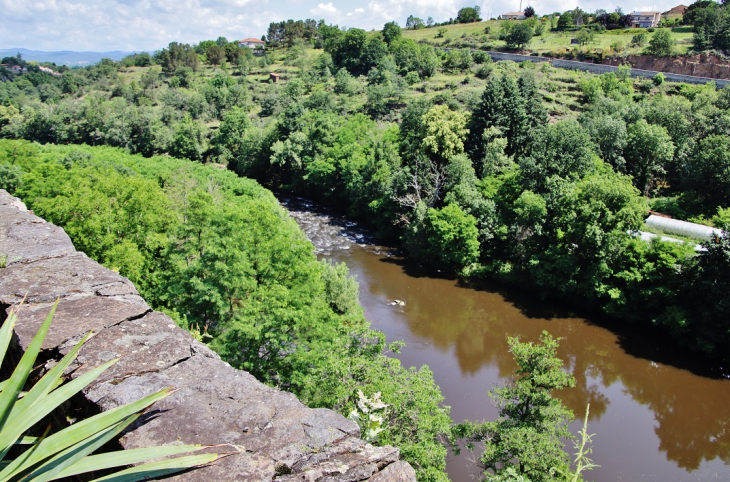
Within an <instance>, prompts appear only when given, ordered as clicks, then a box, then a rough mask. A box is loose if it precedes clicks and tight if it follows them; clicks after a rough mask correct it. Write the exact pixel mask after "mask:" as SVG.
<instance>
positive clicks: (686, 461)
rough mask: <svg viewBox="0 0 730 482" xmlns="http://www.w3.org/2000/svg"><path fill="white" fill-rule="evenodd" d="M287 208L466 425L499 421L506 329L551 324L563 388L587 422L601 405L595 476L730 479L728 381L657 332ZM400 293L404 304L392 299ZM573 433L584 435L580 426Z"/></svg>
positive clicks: (471, 472)
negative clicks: (353, 281) (406, 253)
mask: <svg viewBox="0 0 730 482" xmlns="http://www.w3.org/2000/svg"><path fill="white" fill-rule="evenodd" d="M285 204H286V205H287V206H288V208H289V209H290V213H291V214H292V216H293V217H294V218H295V219H297V221H298V222H299V224H300V226H302V228H303V229H304V231H305V232H306V233H307V235H308V236H309V237H310V239H312V241H313V243H314V244H315V246H316V248H317V252H318V254H319V255H320V256H323V257H331V258H332V259H334V260H337V261H342V262H345V263H346V264H347V266H348V267H349V268H350V273H351V274H353V275H355V276H357V278H358V280H359V282H360V301H361V303H362V305H363V307H364V309H365V316H366V317H367V319H368V320H369V321H370V322H371V323H372V327H373V328H374V329H377V330H381V331H383V332H384V333H385V334H386V336H387V339H388V341H396V340H403V341H405V342H406V347H405V348H404V349H403V350H402V352H401V354H400V355H398V358H400V360H401V361H402V362H403V364H405V365H406V366H421V365H428V366H429V367H430V368H431V370H432V371H433V373H434V378H435V380H436V383H438V385H439V386H440V387H441V391H442V392H443V394H444V396H445V398H446V400H445V404H446V405H449V406H451V416H452V418H453V419H454V420H455V421H456V422H460V421H463V420H465V419H469V420H493V419H495V418H496V417H497V412H496V409H495V407H494V406H493V404H492V403H491V400H490V399H489V397H488V395H487V393H488V392H489V390H490V388H492V387H493V386H494V385H496V384H504V383H506V382H507V381H508V380H509V377H510V376H511V374H512V372H513V369H514V363H513V361H512V356H511V354H510V353H508V351H507V339H506V338H507V336H519V337H520V338H521V339H522V340H536V339H537V338H538V336H539V335H540V333H541V332H542V331H543V330H547V331H549V332H550V333H551V334H552V335H554V336H556V337H562V338H563V340H562V342H561V345H560V350H559V355H560V357H561V358H562V359H563V360H564V361H565V364H566V366H567V367H568V369H570V370H571V371H572V373H573V375H574V376H575V378H576V382H577V384H576V388H573V389H567V390H563V391H561V392H559V393H557V394H556V395H558V396H559V397H560V398H561V399H562V400H563V401H564V403H565V404H566V405H567V406H568V407H569V408H571V409H572V410H573V412H574V413H575V415H576V418H578V419H581V420H582V418H583V414H584V412H585V406H586V403H590V404H591V413H590V418H589V427H588V428H589V433H595V434H596V435H595V436H594V438H593V442H594V443H593V449H594V452H593V454H592V458H593V460H594V462H595V463H597V464H599V465H600V466H601V467H600V468H597V469H595V470H593V471H591V472H587V473H585V479H586V480H589V481H596V482H614V481H635V482H641V481H714V480H719V481H730V379H727V377H726V376H723V375H722V374H719V373H716V372H707V373H703V371H702V370H701V368H698V366H701V365H698V363H697V362H693V361H691V360H687V359H686V357H685V356H684V355H683V350H681V349H680V348H679V347H676V346H672V345H671V343H669V342H667V341H666V340H663V339H661V337H658V336H657V335H656V334H649V333H646V332H639V331H635V332H634V331H628V330H625V329H623V330H621V331H619V332H615V331H611V330H609V329H607V328H605V327H603V326H601V325H600V324H598V323H592V322H591V320H587V319H583V318H575V317H570V316H569V315H566V311H565V310H563V309H561V307H559V306H557V307H556V306H549V305H548V304H546V303H545V302H541V301H540V300H537V299H531V298H530V295H529V294H528V295H520V294H518V293H515V291H516V290H514V289H512V290H510V291H507V292H504V293H500V292H497V291H496V290H492V289H488V288H484V287H478V286H468V285H465V284H464V283H463V282H461V281H459V280H455V279H446V278H439V277H435V276H434V274H433V273H430V274H429V273H428V272H426V271H421V270H419V269H418V267H416V266H412V265H409V264H408V263H406V262H404V261H403V260H401V259H399V258H398V257H396V256H393V255H392V254H391V253H390V252H389V251H388V250H387V249H386V248H380V247H377V246H374V245H372V244H369V241H370V240H369V239H368V236H367V233H366V232H364V231H360V230H358V229H357V226H355V225H354V224H353V223H348V222H345V221H343V220H340V219H337V218H332V217H329V216H326V215H323V214H321V213H320V214H317V213H315V212H313V211H312V208H313V206H312V205H310V204H308V203H302V202H288V203H285ZM436 274H438V273H436ZM505 293H506V294H505ZM396 299H397V300H403V301H405V306H392V305H390V304H389V303H390V302H391V301H392V300H396ZM570 428H571V432H572V433H574V434H576V433H577V432H578V430H579V429H580V423H579V422H574V423H573V424H572V425H571V427H570ZM569 448H571V452H572V446H569ZM476 458H478V454H477V453H476V452H473V453H469V452H468V451H463V452H462V454H461V455H459V456H453V455H450V456H449V461H448V472H449V476H450V477H451V479H452V480H454V481H468V480H474V479H476V478H478V475H479V469H478V468H477V467H476V464H475V462H474V460H475V459H476Z"/></svg>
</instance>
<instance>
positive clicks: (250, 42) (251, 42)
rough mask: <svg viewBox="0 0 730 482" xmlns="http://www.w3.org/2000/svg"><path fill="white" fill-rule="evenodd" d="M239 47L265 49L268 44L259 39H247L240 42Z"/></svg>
mask: <svg viewBox="0 0 730 482" xmlns="http://www.w3.org/2000/svg"><path fill="white" fill-rule="evenodd" d="M238 46H239V47H248V48H250V49H263V48H264V47H265V46H266V42H264V41H263V40H259V39H257V38H245V39H243V40H239V41H238Z"/></svg>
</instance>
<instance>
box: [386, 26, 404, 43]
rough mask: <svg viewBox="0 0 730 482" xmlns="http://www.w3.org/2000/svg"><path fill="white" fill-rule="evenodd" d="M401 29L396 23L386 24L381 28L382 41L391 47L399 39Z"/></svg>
mask: <svg viewBox="0 0 730 482" xmlns="http://www.w3.org/2000/svg"><path fill="white" fill-rule="evenodd" d="M401 35H402V34H401V29H400V27H399V26H398V23H396V22H388V23H386V24H385V25H384V26H383V40H385V43H386V44H388V45H391V44H392V43H393V42H394V41H395V40H398V39H399V38H400V37H401Z"/></svg>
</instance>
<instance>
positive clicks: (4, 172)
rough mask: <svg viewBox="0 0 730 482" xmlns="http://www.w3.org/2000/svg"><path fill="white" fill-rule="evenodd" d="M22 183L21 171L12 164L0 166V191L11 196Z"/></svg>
mask: <svg viewBox="0 0 730 482" xmlns="http://www.w3.org/2000/svg"><path fill="white" fill-rule="evenodd" d="M21 183H22V170H21V169H20V167H19V166H13V165H12V164H0V189H5V190H6V191H8V192H9V193H10V194H13V193H14V192H15V191H17V190H18V188H19V187H20V186H21Z"/></svg>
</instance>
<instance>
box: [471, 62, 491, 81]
mask: <svg viewBox="0 0 730 482" xmlns="http://www.w3.org/2000/svg"><path fill="white" fill-rule="evenodd" d="M493 71H494V67H493V66H491V65H489V64H485V65H480V66H479V67H478V68H477V71H476V72H475V73H474V75H476V76H477V77H478V78H480V79H487V78H489V76H490V75H492V72H493Z"/></svg>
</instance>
